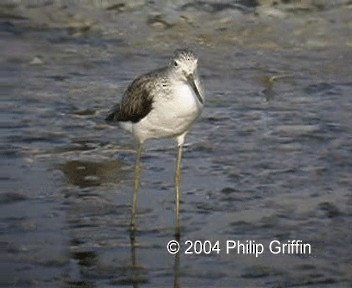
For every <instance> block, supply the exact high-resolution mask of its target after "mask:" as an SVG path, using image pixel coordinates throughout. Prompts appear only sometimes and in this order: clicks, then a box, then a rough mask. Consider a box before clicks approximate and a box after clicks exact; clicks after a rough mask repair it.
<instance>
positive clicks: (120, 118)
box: [106, 49, 204, 236]
mask: <svg viewBox="0 0 352 288" xmlns="http://www.w3.org/2000/svg"><path fill="white" fill-rule="evenodd" d="M197 61H198V60H197V58H196V57H195V55H194V54H193V53H192V52H191V51H190V50H187V49H183V50H176V51H175V54H174V56H173V57H172V58H171V61H170V63H169V65H168V66H166V67H164V68H161V69H157V70H154V71H152V72H150V73H147V74H144V75H141V76H139V77H138V78H136V79H135V80H134V81H133V82H132V83H131V85H130V86H128V88H127V90H126V92H125V93H124V95H123V97H122V100H121V103H120V104H118V105H116V106H115V107H114V108H113V110H112V111H111V113H110V114H109V115H108V117H107V118H106V120H107V121H109V122H110V121H112V122H118V123H119V125H120V126H121V127H122V128H123V129H125V130H127V131H130V132H131V133H132V134H133V136H134V137H135V139H136V140H137V141H138V144H139V145H138V149H137V157H136V166H135V182H134V191H133V205H132V218H131V228H132V232H133V231H134V229H135V218H136V217H135V216H136V209H137V208H136V207H137V192H138V190H139V177H140V158H141V153H142V145H143V143H144V141H146V140H148V139H151V138H176V139H177V143H178V150H177V161H176V173H175V184H176V185H175V187H176V219H177V225H176V235H179V232H180V230H179V228H180V225H179V224H180V217H179V211H180V177H181V171H180V170H181V159H182V147H183V143H184V140H185V136H186V134H187V133H188V131H189V129H190V127H191V126H192V124H193V123H194V121H196V120H197V119H198V117H199V116H200V114H201V113H202V110H203V103H204V96H203V93H202V89H201V86H200V81H199V79H198V74H197ZM131 236H133V234H131Z"/></svg>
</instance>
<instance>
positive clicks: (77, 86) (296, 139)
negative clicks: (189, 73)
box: [0, 22, 352, 287]
mask: <svg viewBox="0 0 352 288" xmlns="http://www.w3.org/2000/svg"><path fill="white" fill-rule="evenodd" d="M14 23H17V22H14ZM10 28H11V29H10ZM16 29H17V30H16ZM1 31H2V32H1V40H0V44H1V47H2V53H3V56H4V57H3V59H2V60H1V82H2V84H1V86H2V87H1V90H2V92H1V94H2V95H1V116H0V117H1V132H0V133H1V154H2V155H1V159H2V160H1V194H0V206H1V215H0V217H1V222H0V223H1V231H2V233H1V234H2V235H1V246H2V247H3V249H2V252H1V260H0V261H1V264H2V265H1V266H2V268H1V272H0V275H1V282H2V284H3V285H4V286H11V287H59V286H60V287H61V286H66V287H116V286H130V287H131V286H133V287H170V286H171V287H230V286H231V287H233V286H234V283H235V284H236V285H237V286H241V287H246V286H252V287H253V286H261V287H307V286H308V287H348V286H349V284H350V283H351V282H350V281H351V268H352V267H351V262H352V257H351V253H350V251H351V243H352V241H351V240H352V237H351V236H352V235H351V220H352V219H351V216H352V213H351V211H352V210H351V207H352V202H351V187H352V183H351V182H352V180H351V176H350V175H351V174H352V160H351V152H352V149H351V143H352V139H351V138H352V137H351V135H352V126H351V117H350V115H351V112H350V111H351V109H352V97H351V89H352V81H351V78H350V67H351V64H352V55H351V49H350V47H349V48H348V47H347V48H346V47H340V46H333V47H331V46H329V48H321V47H309V48H307V47H306V46H305V47H299V46H297V47H293V48H291V49H272V48H271V47H269V48H267V47H264V48H263V47H253V46H251V45H249V46H236V48H234V46H231V45H224V46H207V45H199V46H196V47H197V48H196V50H197V52H198V54H199V58H200V60H199V65H200V67H199V73H200V75H201V77H202V79H203V82H204V86H205V90H206V95H207V102H206V108H205V110H204V113H203V115H202V118H201V120H200V121H199V122H198V123H196V125H195V126H194V128H193V129H192V130H191V132H190V133H189V135H188V137H187V141H186V146H185V151H184V159H183V169H182V173H183V175H182V176H183V177H182V206H181V207H182V212H181V215H182V219H181V223H182V237H181V244H182V247H181V252H180V254H179V255H178V256H174V255H170V254H169V253H168V252H167V250H166V244H167V243H168V241H170V240H172V239H174V236H173V233H174V224H175V211H174V210H175V203H174V198H175V195H174V194H175V193H174V186H173V177H174V176H173V175H174V169H175V157H176V147H175V143H174V141H172V140H162V141H151V142H149V143H148V144H147V145H146V147H145V151H144V153H143V160H142V161H143V171H142V180H141V181H142V182H141V190H140V192H139V195H138V197H139V198H138V216H137V235H136V240H135V241H133V242H131V240H130V238H129V232H128V224H129V220H130V208H131V198H132V189H133V177H134V176H133V165H134V156H135V154H134V145H133V140H132V138H131V137H130V135H128V134H126V133H125V132H123V131H122V130H120V129H119V128H117V127H112V126H109V125H106V124H105V123H104V121H103V119H104V116H105V115H106V113H107V111H108V109H109V108H110V107H111V106H112V105H113V104H115V103H116V102H117V101H118V100H119V99H120V95H121V93H122V92H123V90H124V89H125V87H126V86H127V85H128V83H129V81H130V80H131V79H133V77H135V76H136V75H137V74H140V73H143V72H147V71H149V70H151V69H153V68H156V67H159V66H160V65H164V64H165V63H166V62H167V61H168V57H169V54H170V53H171V51H172V49H155V48H154V47H153V48H149V49H139V48H138V47H129V48H127V46H125V45H124V44H123V45H119V43H120V42H119V41H117V40H116V41H113V40H111V39H110V38H109V39H107V38H105V37H104V36H102V35H100V34H99V33H92V34H89V35H88V36H77V37H76V36H74V37H73V36H70V35H67V33H66V32H65V31H63V30H60V29H57V30H55V29H54V30H53V29H50V30H49V31H46V30H45V29H42V30H41V29H30V28H28V27H22V26H21V25H20V24H18V25H17V24H16V25H15V26H11V25H10V26H9V24H6V23H5V22H4V23H3V24H2V30H1ZM282 36H283V37H285V35H282ZM35 57H37V58H35ZM272 76H277V79H276V80H274V81H269V78H270V77H272ZM188 239H189V240H192V241H196V240H202V241H204V240H210V241H212V242H213V243H215V242H216V241H217V240H219V243H220V248H221V251H220V253H219V254H217V253H215V252H214V253H211V254H210V255H206V254H201V255H197V254H193V255H186V254H185V253H184V252H185V249H186V248H187V245H185V244H184V242H185V241H186V240H188ZM274 239H277V240H279V241H281V242H282V243H288V241H289V240H302V241H303V242H304V243H309V244H310V245H311V248H312V253H311V254H310V255H299V256H298V255H274V254H272V253H270V252H269V251H268V244H269V242H270V241H272V240H274ZM226 240H240V241H242V242H243V243H244V242H245V241H246V240H248V241H250V240H252V241H255V242H256V243H263V244H264V245H265V249H266V250H265V253H264V254H263V255H261V256H259V257H258V258H256V257H255V255H241V254H236V253H230V254H229V255H227V254H226V249H225V243H226Z"/></svg>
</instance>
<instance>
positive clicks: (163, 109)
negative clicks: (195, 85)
mask: <svg viewBox="0 0 352 288" xmlns="http://www.w3.org/2000/svg"><path fill="white" fill-rule="evenodd" d="M172 94H173V95H170V96H168V97H165V96H164V97H163V98H162V97H155V100H154V103H153V109H152V111H150V113H149V114H148V115H147V116H146V117H145V118H143V119H142V120H141V121H139V122H138V123H136V124H134V125H133V129H132V133H133V134H134V136H135V137H136V138H137V139H138V140H139V141H140V142H144V141H145V140H147V139H150V138H169V137H177V136H179V135H181V134H183V133H185V132H186V131H188V130H189V128H190V126H191V125H192V123H193V122H194V121H195V120H196V119H197V118H198V117H199V115H200V114H201V112H202V110H203V105H202V104H201V103H200V102H199V100H198V99H197V96H196V95H195V94H194V92H193V90H192V89H191V88H190V87H189V86H188V85H185V84H183V85H178V86H176V87H175V90H174V93H172Z"/></svg>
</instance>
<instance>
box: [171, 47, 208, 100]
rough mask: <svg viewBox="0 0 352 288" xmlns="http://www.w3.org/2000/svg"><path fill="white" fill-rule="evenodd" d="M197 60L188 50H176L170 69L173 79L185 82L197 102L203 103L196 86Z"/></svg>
mask: <svg viewBox="0 0 352 288" xmlns="http://www.w3.org/2000/svg"><path fill="white" fill-rule="evenodd" d="M197 64H198V58H197V57H196V56H195V55H194V53H193V52H192V51H191V50H189V49H177V50H176V51H175V53H174V56H173V57H172V58H171V61H170V64H169V66H170V68H171V71H172V73H173V74H174V77H175V78H176V79H178V80H179V81H184V82H187V83H188V84H189V85H190V86H191V87H192V89H193V91H194V93H195V94H196V96H197V98H198V100H199V101H200V102H201V103H203V98H202V97H201V96H200V92H199V89H198V87H197V85H196V80H195V79H196V77H197Z"/></svg>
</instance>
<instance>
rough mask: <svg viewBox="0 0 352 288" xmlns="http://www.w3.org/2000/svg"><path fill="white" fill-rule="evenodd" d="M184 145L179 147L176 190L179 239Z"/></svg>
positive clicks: (177, 232)
mask: <svg viewBox="0 0 352 288" xmlns="http://www.w3.org/2000/svg"><path fill="white" fill-rule="evenodd" d="M182 151H183V143H182V144H178V146H177V160H176V173H175V189H176V233H175V236H176V237H177V238H179V237H180V196H181V195H180V194H181V191H180V182H181V160H182Z"/></svg>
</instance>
